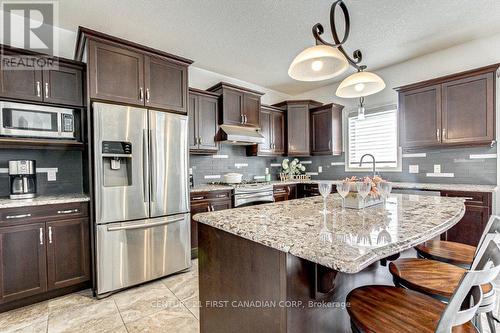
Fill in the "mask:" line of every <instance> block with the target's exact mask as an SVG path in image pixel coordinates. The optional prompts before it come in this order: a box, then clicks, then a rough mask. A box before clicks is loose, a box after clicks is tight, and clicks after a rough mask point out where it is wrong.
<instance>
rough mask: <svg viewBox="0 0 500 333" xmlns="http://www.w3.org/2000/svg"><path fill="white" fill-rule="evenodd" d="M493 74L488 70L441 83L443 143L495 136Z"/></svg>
mask: <svg viewBox="0 0 500 333" xmlns="http://www.w3.org/2000/svg"><path fill="white" fill-rule="evenodd" d="M494 77H495V74H494V73H487V74H482V75H478V76H473V77H468V78H465V79H461V80H454V81H451V82H446V83H443V85H442V96H443V101H442V105H443V107H442V127H443V129H442V131H443V132H442V139H443V143H451V144H453V143H469V142H471V143H477V142H486V143H489V142H491V141H492V140H494V138H495V137H494V129H495V101H494V92H495V89H494V81H495V79H494Z"/></svg>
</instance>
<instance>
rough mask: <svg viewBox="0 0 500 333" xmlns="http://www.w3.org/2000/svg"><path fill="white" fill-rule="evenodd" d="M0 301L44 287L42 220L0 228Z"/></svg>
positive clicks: (44, 245)
mask: <svg viewBox="0 0 500 333" xmlns="http://www.w3.org/2000/svg"><path fill="white" fill-rule="evenodd" d="M0 273H1V276H0V292H1V295H0V303H6V302H10V301H14V300H17V299H20V298H24V297H28V296H32V295H36V294H39V293H43V292H45V291H46V290H47V266H46V244H45V223H34V224H26V225H18V226H11V227H4V228H0Z"/></svg>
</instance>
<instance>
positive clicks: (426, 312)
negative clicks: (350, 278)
mask: <svg viewBox="0 0 500 333" xmlns="http://www.w3.org/2000/svg"><path fill="white" fill-rule="evenodd" d="M481 262H484V263H486V262H487V263H492V264H493V265H492V266H489V265H484V267H487V268H486V269H484V270H471V271H465V274H464V275H463V277H462V279H461V280H460V283H459V284H458V287H457V288H456V290H455V291H454V293H453V294H452V296H451V298H450V299H449V302H448V304H445V303H443V302H440V301H438V300H436V299H435V298H432V297H430V296H427V295H425V294H422V293H419V292H416V291H413V290H408V289H405V288H401V287H391V286H364V287H360V288H356V289H354V290H352V291H351V292H350V293H349V295H347V302H348V304H349V306H348V308H347V311H348V312H349V315H350V317H351V325H352V329H353V332H370V333H379V332H380V333H382V332H383V333H387V332H398V333H410V332H411V333H417V332H418V333H431V332H436V333H449V332H452V329H453V332H455V333H457V332H460V333H465V332H477V329H476V328H475V327H474V325H473V324H472V322H471V320H472V319H473V318H474V316H475V314H476V311H477V310H478V308H479V306H480V304H481V301H482V298H483V293H482V290H481V287H480V286H481V285H483V284H486V283H488V282H489V281H492V280H493V279H494V278H495V277H496V276H497V275H498V273H499V272H500V248H499V247H498V245H497V244H496V243H495V242H493V241H491V242H489V243H488V246H487V248H486V250H485V251H484V252H483V253H482V255H481Z"/></svg>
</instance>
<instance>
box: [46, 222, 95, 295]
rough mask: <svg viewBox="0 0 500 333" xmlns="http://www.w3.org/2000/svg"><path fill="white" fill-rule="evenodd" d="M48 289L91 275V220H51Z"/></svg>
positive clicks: (48, 247) (48, 235)
mask: <svg viewBox="0 0 500 333" xmlns="http://www.w3.org/2000/svg"><path fill="white" fill-rule="evenodd" d="M46 230H47V231H46V232H47V240H48V241H47V276H48V282H47V285H48V289H49V290H52V289H57V288H62V287H67V286H72V285H75V284H78V283H80V282H85V281H88V280H89V278H90V246H89V244H90V240H89V233H88V230H89V220H88V219H87V218H82V219H72V220H63V221H54V222H47V225H46Z"/></svg>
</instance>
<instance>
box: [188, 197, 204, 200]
mask: <svg viewBox="0 0 500 333" xmlns="http://www.w3.org/2000/svg"><path fill="white" fill-rule="evenodd" d="M203 199H205V197H192V198H191V200H203Z"/></svg>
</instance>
